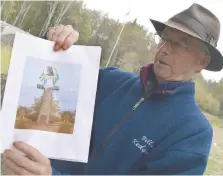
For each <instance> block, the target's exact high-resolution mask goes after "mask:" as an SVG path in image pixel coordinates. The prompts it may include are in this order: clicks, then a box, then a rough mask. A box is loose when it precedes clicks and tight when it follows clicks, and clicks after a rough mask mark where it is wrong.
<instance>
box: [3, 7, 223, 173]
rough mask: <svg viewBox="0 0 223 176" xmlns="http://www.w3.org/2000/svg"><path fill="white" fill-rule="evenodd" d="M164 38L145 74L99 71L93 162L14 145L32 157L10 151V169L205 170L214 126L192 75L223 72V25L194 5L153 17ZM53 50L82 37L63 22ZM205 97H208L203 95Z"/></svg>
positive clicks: (56, 29)
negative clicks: (221, 46)
mask: <svg viewBox="0 0 223 176" xmlns="http://www.w3.org/2000/svg"><path fill="white" fill-rule="evenodd" d="M151 22H152V23H153V25H154V27H155V29H156V31H157V37H158V40H157V41H158V48H157V53H156V56H155V62H154V63H153V64H149V65H147V66H145V67H142V69H141V73H140V75H139V76H138V75H135V74H133V73H128V72H125V71H121V70H119V69H117V68H103V69H101V70H100V74H99V83H98V90H97V97H96V107H95V115H94V124H93V129H92V138H91V146H90V154H89V162H88V163H87V164H82V163H75V162H66V161H57V160H51V162H50V160H48V159H47V158H45V157H44V156H43V155H42V154H40V153H39V152H38V151H37V150H36V149H34V148H32V147H31V146H28V145H27V144H24V143H22V142H15V143H14V145H15V147H17V148H18V149H20V150H22V151H23V152H25V153H26V154H27V156H26V157H24V156H21V155H19V154H17V153H15V152H12V151H10V150H7V151H6V152H5V153H4V157H5V160H4V166H5V167H6V171H7V172H8V173H11V174H45V175H46V174H51V172H52V173H53V174H137V175H140V174H151V175H152V174H160V175H166V174H178V175H181V174H187V175H190V174H193V175H196V174H199V175H200V174H203V173H204V171H205V168H206V165H207V160H208V156H209V152H210V147H211V142H212V127H211V126H210V124H209V122H208V120H206V118H205V117H204V115H203V114H202V112H201V110H200V109H199V107H198V106H197V105H196V103H195V99H194V94H195V90H194V89H195V88H194V87H195V85H194V83H193V81H192V78H193V76H194V75H195V74H196V73H199V72H200V71H201V70H202V69H207V70H212V71H220V70H221V69H222V68H223V57H222V55H221V54H220V52H219V51H218V50H217V49H216V46H217V41H218V38H219V33H220V32H219V31H220V22H219V20H218V19H217V17H216V16H215V15H214V14H213V13H211V12H210V11H209V10H208V9H205V8H204V7H202V6H200V5H198V4H193V5H192V6H190V7H189V8H188V9H186V10H184V11H182V12H180V13H178V14H176V15H175V16H173V17H172V18H170V19H169V20H168V21H167V22H166V23H161V22H158V21H155V20H151ZM46 38H47V39H48V40H53V41H55V50H60V49H61V48H63V49H67V48H69V47H70V46H71V45H72V44H74V43H75V42H76V41H77V39H78V35H77V32H76V31H75V30H73V28H72V27H70V26H63V25H60V26H57V27H54V28H52V29H50V30H49V31H48V33H47V35H46ZM204 96H205V95H204Z"/></svg>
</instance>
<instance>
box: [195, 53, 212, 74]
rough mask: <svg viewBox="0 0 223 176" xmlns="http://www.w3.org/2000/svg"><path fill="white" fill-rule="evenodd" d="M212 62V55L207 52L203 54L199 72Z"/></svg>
mask: <svg viewBox="0 0 223 176" xmlns="http://www.w3.org/2000/svg"><path fill="white" fill-rule="evenodd" d="M209 62H210V56H209V55H208V54H206V53H204V54H203V56H201V59H200V60H199V66H198V70H197V71H198V72H200V71H201V70H202V69H204V68H206V67H207V65H208V64H209Z"/></svg>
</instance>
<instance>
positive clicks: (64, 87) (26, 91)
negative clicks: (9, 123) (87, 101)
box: [18, 57, 81, 111]
mask: <svg viewBox="0 0 223 176" xmlns="http://www.w3.org/2000/svg"><path fill="white" fill-rule="evenodd" d="M47 66H52V67H53V68H55V69H56V70H57V72H58V74H59V80H58V81H57V83H56V86H59V87H60V90H59V91H54V92H53V96H54V98H55V99H57V100H59V101H60V109H61V111H64V110H75V109H76V103H77V98H78V88H79V82H80V72H81V65H79V64H71V63H58V62H51V61H46V60H41V59H36V58H32V57H27V59H26V63H25V67H24V72H23V81H22V84H21V89H20V98H19V104H18V106H26V107H29V106H31V105H32V104H33V103H34V98H35V97H40V96H41V95H42V93H43V90H42V89H37V84H42V82H41V81H40V80H39V77H40V75H41V73H42V70H43V69H44V68H46V67H47Z"/></svg>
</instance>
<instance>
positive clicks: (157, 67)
mask: <svg viewBox="0 0 223 176" xmlns="http://www.w3.org/2000/svg"><path fill="white" fill-rule="evenodd" d="M162 65H163V64H154V73H155V75H156V77H157V78H158V80H162V81H165V80H167V79H168V78H169V77H170V73H171V70H170V67H169V66H162Z"/></svg>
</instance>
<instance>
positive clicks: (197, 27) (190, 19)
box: [150, 3, 223, 71]
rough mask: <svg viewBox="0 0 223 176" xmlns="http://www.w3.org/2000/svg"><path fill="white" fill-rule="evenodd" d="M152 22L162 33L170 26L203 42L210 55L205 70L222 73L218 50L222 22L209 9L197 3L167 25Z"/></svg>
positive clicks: (170, 20)
mask: <svg viewBox="0 0 223 176" xmlns="http://www.w3.org/2000/svg"><path fill="white" fill-rule="evenodd" d="M150 21H151V22H152V24H153V26H154V28H155V30H156V31H159V32H161V31H163V30H164V28H165V27H166V26H168V27H171V28H175V29H178V30H180V31H182V32H185V33H187V34H189V35H191V36H193V37H195V38H197V39H199V40H201V41H202V42H204V43H205V44H206V46H207V47H208V49H209V55H210V62H209V64H208V65H207V67H206V68H205V69H206V70H210V71H220V70H221V69H222V68H223V56H222V54H221V53H220V51H219V50H218V49H217V48H216V47H217V42H218V39H219V36H220V21H219V20H218V18H217V17H216V16H215V15H214V14H213V13H212V12H211V11H209V10H208V9H206V8H204V7H202V6H201V5H199V4H196V3H195V4H193V5H192V6H190V7H189V8H188V9H186V10H184V11H182V12H180V13H178V14H176V15H174V16H173V17H171V18H170V19H169V20H168V21H167V22H165V23H163V22H159V21H156V20H153V19H150Z"/></svg>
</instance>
